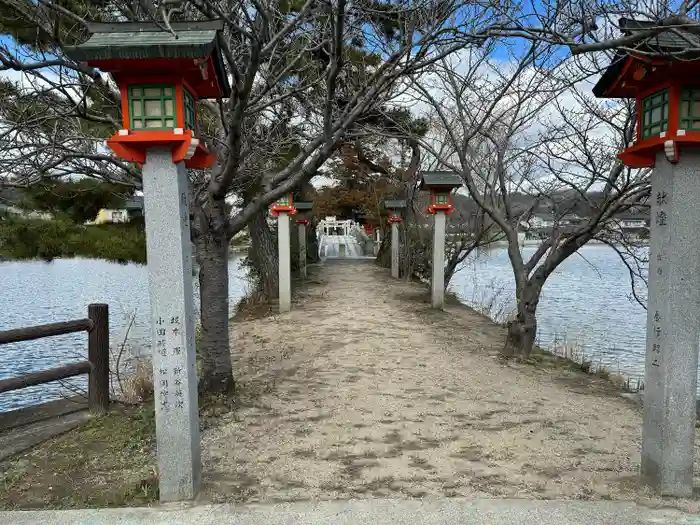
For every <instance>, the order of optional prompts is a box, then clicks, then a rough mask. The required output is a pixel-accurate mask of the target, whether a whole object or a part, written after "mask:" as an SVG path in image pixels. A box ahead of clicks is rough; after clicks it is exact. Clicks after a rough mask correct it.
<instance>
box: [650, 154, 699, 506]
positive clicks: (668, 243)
mask: <svg viewBox="0 0 700 525" xmlns="http://www.w3.org/2000/svg"><path fill="white" fill-rule="evenodd" d="M698 166H700V152H698V151H695V150H692V149H690V148H688V149H687V150H684V151H682V152H681V155H680V161H679V162H678V164H675V165H674V164H671V163H670V162H668V161H667V160H666V158H665V156H664V154H663V152H660V153H658V155H657V158H656V167H655V168H654V172H653V174H652V195H651V197H652V199H651V202H652V204H651V239H650V251H649V259H650V261H649V300H648V305H647V350H646V362H645V385H644V424H643V429H642V468H641V472H642V477H643V478H644V479H645V481H646V482H647V483H649V484H650V485H651V486H652V487H653V488H655V489H656V490H658V491H659V492H660V493H661V494H662V495H664V496H666V495H668V496H676V497H690V496H691V495H692V493H693V450H694V442H695V417H696V413H695V403H696V401H695V399H696V386H697V384H696V383H697V373H698V372H697V371H698V332H699V329H700V324H699V323H698V316H697V315H696V312H697V311H698V307H699V306H700V287H699V286H698V276H699V275H700V236H698V231H700V213H699V212H698V211H697V206H698V202H700V177H698Z"/></svg>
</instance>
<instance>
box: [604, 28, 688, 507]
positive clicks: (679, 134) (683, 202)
mask: <svg viewBox="0 0 700 525" xmlns="http://www.w3.org/2000/svg"><path fill="white" fill-rule="evenodd" d="M649 24H651V25H654V24H653V23H650V22H638V21H634V20H626V19H622V20H620V27H621V28H622V30H623V33H624V34H626V35H630V34H633V33H635V32H639V31H645V30H648V29H649V27H650V26H649ZM691 31H692V30H691ZM691 31H689V30H686V29H683V28H678V29H670V30H667V31H662V32H661V33H659V34H658V35H654V36H653V37H650V38H648V39H647V40H645V41H643V42H642V43H641V45H640V44H637V45H636V46H639V47H638V51H635V52H627V51H623V50H619V51H618V53H617V55H616V56H615V58H614V59H613V61H612V63H611V64H610V66H609V67H608V68H607V70H606V71H605V72H604V73H603V75H602V77H601V78H600V80H599V81H598V83H597V84H596V86H595V87H594V88H593V92H594V94H595V95H596V96H598V97H602V98H634V99H635V100H636V104H637V112H636V113H637V133H636V136H635V137H634V139H633V140H632V142H630V144H629V145H628V147H627V148H626V149H625V150H624V151H623V152H622V153H621V154H620V155H619V157H620V159H621V160H622V161H623V162H624V163H625V164H626V165H627V166H630V167H633V168H642V167H653V168H654V171H653V173H652V179H651V180H652V195H651V236H650V254H649V261H650V263H649V300H648V305H647V350H646V365H645V384H644V422H643V431H642V468H641V472H642V476H643V478H644V479H645V480H646V482H648V483H649V484H650V485H651V486H652V487H654V488H655V489H657V490H658V491H659V492H660V493H661V494H662V495H668V496H677V497H689V496H691V495H692V494H693V455H694V454H693V453H694V441H695V418H696V387H697V384H696V383H697V370H698V335H699V333H698V332H699V330H700V323H699V317H698V313H697V312H698V307H699V306H700V286H698V284H699V283H698V276H700V235H698V232H699V231H700V211H698V203H699V202H700V175H699V174H698V171H699V170H700V82H699V81H698V78H699V77H698V75H699V74H700V60H699V59H698V54H697V52H696V51H692V52H691V51H690V50H691V49H697V48H698V46H700V37H698V35H696V34H695V33H694V32H691Z"/></svg>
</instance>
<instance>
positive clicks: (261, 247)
mask: <svg viewBox="0 0 700 525" xmlns="http://www.w3.org/2000/svg"><path fill="white" fill-rule="evenodd" d="M248 230H249V231H250V250H249V251H248V257H249V259H250V263H251V266H252V269H253V272H254V274H255V278H256V279H257V280H258V284H259V286H260V289H261V290H262V292H263V294H264V295H265V298H267V299H274V298H276V297H277V296H278V295H279V259H278V254H277V235H276V233H275V232H273V231H272V230H271V229H270V226H269V225H268V224H267V210H265V211H261V212H260V213H258V214H256V215H255V217H254V218H253V220H252V221H250V223H249V224H248Z"/></svg>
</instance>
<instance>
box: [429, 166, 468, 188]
mask: <svg viewBox="0 0 700 525" xmlns="http://www.w3.org/2000/svg"><path fill="white" fill-rule="evenodd" d="M461 185H462V177H460V176H459V175H457V174H456V173H455V172H453V171H424V172H423V173H422V174H421V181H420V189H421V190H430V189H442V190H451V189H452V188H459V187H460V186H461Z"/></svg>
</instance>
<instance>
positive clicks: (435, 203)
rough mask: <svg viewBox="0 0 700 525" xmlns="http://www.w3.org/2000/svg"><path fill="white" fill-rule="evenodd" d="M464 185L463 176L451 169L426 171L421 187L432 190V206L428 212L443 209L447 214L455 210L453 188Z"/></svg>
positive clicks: (433, 212) (422, 177)
mask: <svg viewBox="0 0 700 525" xmlns="http://www.w3.org/2000/svg"><path fill="white" fill-rule="evenodd" d="M461 185H462V178H461V177H460V176H459V175H457V174H456V173H452V172H449V171H426V172H424V173H423V174H422V176H421V182H420V189H421V190H429V191H430V206H428V210H427V212H428V213H430V214H432V215H434V214H435V213H437V212H438V211H443V212H445V213H446V214H447V215H449V214H450V213H452V212H453V211H454V206H452V196H451V193H452V190H453V189H455V188H459V187H460V186H461Z"/></svg>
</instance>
